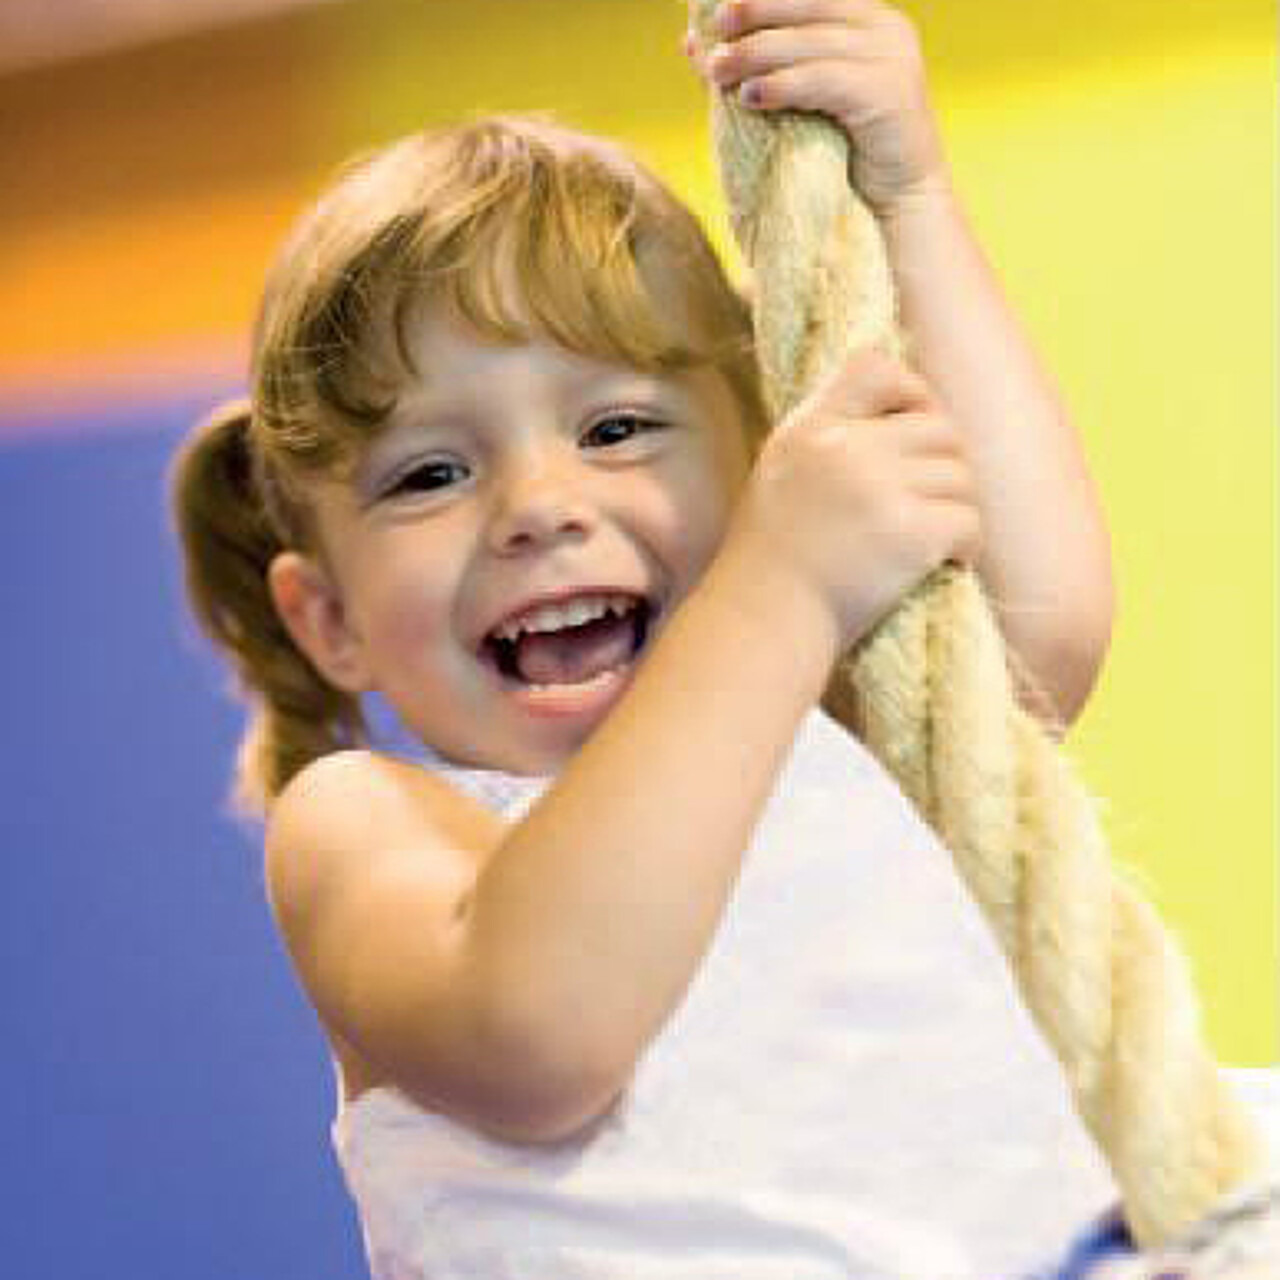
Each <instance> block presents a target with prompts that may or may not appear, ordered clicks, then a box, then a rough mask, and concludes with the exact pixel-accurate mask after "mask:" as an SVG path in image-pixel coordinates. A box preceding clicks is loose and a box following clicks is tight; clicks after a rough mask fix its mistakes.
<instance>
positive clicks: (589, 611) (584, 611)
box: [493, 595, 635, 640]
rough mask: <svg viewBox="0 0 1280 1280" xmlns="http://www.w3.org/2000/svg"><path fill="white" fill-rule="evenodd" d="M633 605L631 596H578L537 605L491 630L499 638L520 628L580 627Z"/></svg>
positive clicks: (512, 635)
mask: <svg viewBox="0 0 1280 1280" xmlns="http://www.w3.org/2000/svg"><path fill="white" fill-rule="evenodd" d="M634 605H635V599H634V598H633V597H632V596H624V595H598V596H578V597H577V598H576V599H573V600H569V601H566V602H565V603H564V604H544V605H539V606H538V607H537V608H536V609H531V610H530V611H529V612H528V613H522V614H520V615H519V616H518V617H515V618H512V619H510V620H509V621H507V622H504V623H503V624H502V626H500V627H497V628H495V630H494V632H493V634H494V635H495V636H497V637H498V639H499V640H515V639H517V638H518V637H519V635H520V633H521V632H522V631H558V630H559V629H560V628H561V627H579V626H581V625H582V624H583V623H584V622H589V621H590V620H591V619H592V618H602V617H603V616H604V615H605V614H606V613H616V614H618V615H619V616H622V615H623V614H626V613H629V612H630V611H631V609H632V608H633V607H634Z"/></svg>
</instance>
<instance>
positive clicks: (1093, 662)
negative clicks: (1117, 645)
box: [1014, 612, 1113, 742]
mask: <svg viewBox="0 0 1280 1280" xmlns="http://www.w3.org/2000/svg"><path fill="white" fill-rule="evenodd" d="M1112 631H1113V620H1112V616H1111V614H1110V612H1106V613H1100V614H1097V615H1095V616H1093V617H1090V618H1088V619H1086V620H1084V621H1079V622H1077V623H1076V625H1073V626H1072V627H1070V628H1063V629H1061V630H1059V631H1058V632H1057V634H1055V635H1054V636H1052V637H1050V638H1049V639H1046V640H1044V641H1042V642H1041V643H1040V644H1039V645H1037V646H1035V657H1034V660H1033V661H1032V662H1023V663H1020V664H1016V665H1015V672H1014V674H1015V685H1016V688H1017V693H1018V698H1019V702H1020V703H1021V705H1022V707H1023V709H1024V710H1026V711H1027V712H1028V713H1030V714H1031V715H1032V716H1034V717H1035V718H1036V719H1037V720H1038V721H1039V722H1040V723H1041V724H1042V725H1043V726H1044V728H1045V730H1046V731H1047V732H1048V733H1049V735H1050V736H1051V737H1052V738H1053V739H1054V740H1055V741H1058V742H1060V741H1062V740H1063V739H1064V738H1065V737H1066V734H1067V732H1068V730H1070V729H1071V728H1072V726H1073V725H1074V724H1075V723H1076V721H1077V720H1079V718H1080V717H1081V715H1083V714H1084V710H1085V708H1086V707H1087V706H1088V704H1089V702H1090V701H1091V699H1092V697H1093V695H1094V693H1095V692H1096V691H1097V688H1098V683H1099V680H1100V678H1101V675H1102V669H1103V666H1104V665H1105V663H1106V658H1107V653H1108V651H1109V650H1110V647H1111V636H1112Z"/></svg>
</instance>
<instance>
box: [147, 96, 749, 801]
mask: <svg viewBox="0 0 1280 1280" xmlns="http://www.w3.org/2000/svg"><path fill="white" fill-rule="evenodd" d="M423 301H430V302H432V303H433V304H434V303H436V302H439V303H443V304H445V305H446V306H448V307H451V308H452V309H453V310H454V311H455V312H456V314H458V315H459V316H461V317H462V318H463V319H465V320H466V321H467V322H468V323H469V324H470V325H471V326H473V327H474V328H475V329H476V330H477V331H478V332H479V333H480V334H481V335H482V336H485V337H488V338H491V339H493V340H496V341H501V342H508V343H520V342H525V341H528V340H530V339H531V338H533V337H544V338H548V339H550V340H552V341H554V342H556V343H558V344H560V345H561V346H564V347H565V348H567V349H569V350H571V351H574V352H576V353H578V354H581V355H585V356H589V357H594V358H598V359H602V360H612V361H619V362H623V363H627V364H630V365H633V366H635V367H638V368H643V369H646V370H650V371H663V372H674V371H677V370H682V369H688V368H693V367H697V366H700V365H710V366H712V367H715V368H717V369H718V370H719V371H720V372H721V373H722V375H723V376H724V378H725V379H726V382H727V383H728V385H729V387H730V389H731V390H732V391H733V393H734V396H735V398H736V400H737V402H738V405H739V407H740V409H741V412H742V421H743V424H744V428H745V430H746V432H747V437H748V442H749V444H751V445H752V447H754V446H755V445H757V444H758V443H759V440H760V439H761V438H762V437H763V434H764V432H765V430H766V429H767V415H766V411H765V408H764V405H763V402H762V400H761V395H760V387H759V377H758V372H757V369H756V364H755V356H754V344H753V336H752V330H751V314H750V308H749V306H748V304H747V303H746V301H745V300H744V299H743V297H742V296H741V295H740V294H739V293H738V292H737V290H736V289H735V288H734V286H733V285H732V283H731V282H730V281H729V279H728V277H727V276H726V274H725V272H724V270H723V268H722V266H721V264H720V262H719V260H718V259H717V257H716V255H715V252H714V250H713V249H712V247H711V245H710V244H709V242H708V241H707V238H706V236H705V234H704V232H703V230H702V228H701V226H700V225H699V223H698V221H697V219H696V218H695V217H694V216H693V214H692V213H691V212H690V211H689V210H688V209H686V208H685V207H684V206H683V205H682V204H681V203H680V202H679V201H678V200H677V199H676V198H675V196H674V195H672V194H671V192H670V191H668V190H667V188H666V187H665V186H663V184H662V183H661V182H660V181H659V180H658V179H657V178H655V177H654V176H653V175H652V174H651V173H649V172H647V171H646V170H645V169H644V168H642V166H641V165H640V164H639V163H638V162H637V161H636V160H635V159H634V158H633V157H632V156H631V155H630V154H629V153H628V152H627V151H626V150H625V149H624V148H622V147H620V146H618V145H616V144H614V143H610V142H607V141H605V140H603V139H600V138H595V137H591V136H588V135H585V134H581V133H577V132H574V131H572V130H570V129H567V128H565V127H563V126H561V125H559V124H556V123H554V122H553V121H551V120H550V119H549V118H547V117H545V116H537V117H532V116H490V117H486V118H483V119H480V120H476V121H470V122H466V123H463V124H458V125H455V126H452V127H449V128H444V129H439V130H434V131H429V132H422V133H417V134H413V135H411V136H409V137H406V138H402V139H400V140H399V141H396V142H394V143H392V144H391V145H389V146H387V147H385V148H383V149H381V150H378V151H376V152H373V153H371V154H368V155H365V156H362V157H359V158H357V159H356V160H355V161H353V162H352V163H350V164H348V165H347V166H346V167H345V168H344V170H343V171H342V172H341V173H340V175H339V176H338V178H337V180H336V181H335V182H334V184H333V185H332V186H331V187H330V188H329V190H328V191H327V192H326V193H325V194H324V195H323V196H322V197H321V198H320V199H319V201H318V202H317V203H316V204H315V205H314V206H313V207H312V208H311V209H310V210H309V211H308V212H307V213H306V214H305V215H304V216H303V217H302V218H301V219H300V220H299V222H298V223H297V224H296V226H295V227H294V229H293V230H292V232H291V233H290V235H289V236H288V238H287V239H286V241H285V243H284V245H283V246H282V248H281V250H280V253H279V255H278V257H277V258H276V261H275V263H274V264H273V266H272V268H271V270H270V272H269V274H268V277H267V283H266V288H265V291H264V295H263V299H262V303H261V306H260V309H259V313H258V317H257V322H256V324H255V326H254V333H253V351H252V363H251V380H250V381H251V392H250V398H249V399H248V400H245V401H238V402H236V403H234V404H231V405H227V406H223V407H222V408H220V409H218V410H216V411H215V412H214V413H213V414H211V415H210V416H209V417H208V418H206V419H205V420H204V421H203V422H202V423H200V424H199V425H198V426H197V427H196V428H195V430H194V431H193V432H192V433H191V435H190V436H189V437H188V439H187V440H186V441H184V443H183V445H182V446H181V448H180V450H179V451H178V454H177V456H176V457H175V460H174V463H173V466H172V468H171V472H170V495H171V503H172V508H173V515H174V521H175V525H176V527H177V530H178V534H179V538H180V541H181V544H182V550H183V557H184V568H185V579H186V586H187V593H188V597H189V599H190V602H191V605H192V609H193V612H194V614H195V616H196V618H197V620H198V621H199V623H200V624H201V626H202V627H203V628H204V630H205V631H206V633H207V634H208V635H209V636H210V637H211V638H212V639H213V641H214V642H215V644H216V645H217V646H218V647H219V648H220V649H221V650H222V651H223V652H224V653H225V654H226V656H227V657H228V660H229V661H230V663H231V665H232V666H233V668H234V670H235V673H236V677H237V685H238V689H237V692H238V694H239V696H241V697H242V698H243V699H244V700H245V701H246V702H248V703H249V705H250V720H249V724H248V726H247V729H246V732H245V736H244V738H243V740H242V742H241V745H240V749H239V751H238V755H237V760H236V764H235V780H234V785H233V792H232V802H233V804H234V806H235V808H236V809H237V810H239V811H240V812H242V813H245V814H248V815H256V816H260V815H261V814H262V813H264V812H265V810H266V808H267V807H268V805H269V804H270V801H271V800H272V799H273V798H274V797H275V796H276V795H277V794H278V793H279V792H280V790H281V789H282V788H283V787H284V786H285V785H286V784H287V783H288V781H289V779H290V778H291V777H293V776H294V774H296V773H297V772H299V770H301V769H302V768H304V767H305V766H306V765H307V764H308V763H310V762H311V761H312V760H314V759H316V758H317V757H319V756H321V755H324V754H326V753H328V752H330V751H334V750H338V749H340V748H342V747H346V746H355V745H360V744H362V743H367V742H368V741H369V730H368V725H367V723H366V720H365V717H364V714H363V708H362V706H361V703H360V700H359V699H358V697H356V696H353V695H350V694H347V693H345V692H342V691H340V690H338V689H335V688H334V687H333V686H331V685H329V684H328V683H327V682H326V681H325V680H324V679H323V677H322V676H321V675H320V674H319V673H318V672H317V671H316V670H315V668H314V667H313V666H312V664H311V663H310V661H309V660H308V659H307V658H306V656H305V655H304V654H303V653H302V652H301V651H300V650H299V649H297V648H296V646H295V645H294V643H293V640H292V638H291V637H290V636H289V634H288V632H287V631H286V630H285V628H284V626H283V625H282V624H281V621H280V619H279V617H278V616H277V614H276V610H275V608H274V605H273V603H272V600H271V597H270V593H269V591H268V588H267V570H268V568H269V567H270V564H271V561H272V560H273V559H274V557H275V556H276V555H277V554H278V553H279V552H280V551H282V550H284V549H285V548H290V547H292V548H297V549H299V550H302V551H304V552H310V553H316V554H321V555H322V554H323V549H322V547H321V546H320V541H319V534H318V529H317V528H316V526H315V522H314V519H313V517H312V514H311V511H310V507H309V504H308V499H307V494H308V484H309V482H312V481H314V480H315V479H317V478H319V477H321V476H331V477H332V476H338V477H342V476H346V475H349V474H350V470H351V468H352V466H353V465H354V464H355V462H356V461H357V460H358V459H359V457H360V455H361V453H362V452H363V450H364V449H365V448H367V446H368V444H369V443H370V441H371V440H372V439H373V438H374V437H375V436H376V434H377V433H378V431H379V430H380V429H381V428H382V426H383V424H384V422H385V420H386V417H387V414H388V412H389V411H390V409H391V408H392V407H393V406H394V404H395V400H396V396H397V393H398V391H399V389H400V388H401V387H402V386H403V385H404V384H405V382H406V381H407V379H409V378H410V377H412V376H413V374H414V372H415V371H414V369H413V364H412V360H411V358H410V356H409V354H408V352H407V350H406V344H405V341H404V327H405V321H406V318H407V316H408V315H409V313H410V309H411V308H412V307H413V306H415V305H417V304H419V303H421V302H423Z"/></svg>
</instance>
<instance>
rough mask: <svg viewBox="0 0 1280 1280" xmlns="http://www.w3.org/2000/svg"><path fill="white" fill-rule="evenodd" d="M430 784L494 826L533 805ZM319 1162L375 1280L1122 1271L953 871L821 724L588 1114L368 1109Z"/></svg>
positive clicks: (962, 1279)
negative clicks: (666, 1010)
mask: <svg viewBox="0 0 1280 1280" xmlns="http://www.w3.org/2000/svg"><path fill="white" fill-rule="evenodd" d="M425 763H426V766H427V767H428V768H431V769H432V770H435V771H438V772H440V773H443V774H444V775H446V776H447V777H448V778H449V779H450V780H451V781H453V782H454V783H455V784H456V785H457V786H459V787H461V788H464V789H466V790H467V791H468V792H470V793H471V794H472V795H473V796H475V797H477V798H478V799H480V800H481V801H482V802H484V803H485V804H487V805H489V806H490V807H492V808H493V809H495V810H496V811H498V812H500V813H502V814H504V815H506V816H507V817H509V818H511V819H513V820H514V819H515V818H517V817H518V816H519V815H521V814H522V813H523V812H524V811H525V809H526V808H527V807H528V806H529V805H530V804H531V803H532V802H533V801H534V800H535V799H536V798H537V796H538V795H540V794H541V793H542V791H543V789H544V788H545V787H546V786H548V785H549V783H550V781H551V780H550V779H548V778H529V777H519V776H515V775H510V774H504V773H497V772H494V771H490V770H475V769H463V768H460V767H458V766H456V765H454V764H451V763H450V762H448V761H446V760H444V759H442V758H441V757H439V756H437V755H434V754H432V753H427V756H426V760H425ZM712 767H713V766H712ZM332 1137H333V1142H334V1146H335V1150H336V1153H337V1156H338V1160H339V1163H340V1165H341V1167H342V1170H343V1173H344V1176H345V1178H346V1181H347V1184H348V1186H349V1188H350V1191H351V1194H352V1196H353V1197H354V1199H355V1202H356V1205H357V1207H358V1210H359V1213H360V1218H361V1223H362V1227H363V1232H364V1237H365V1244H366V1249H367V1253H368V1256H369V1261H370V1266H371V1269H372V1272H373V1275H374V1276H375V1277H376V1280H1005V1278H1008V1280H1014V1278H1017V1280H1030V1277H1032V1276H1034V1277H1035V1278H1036V1280H1041V1278H1042V1277H1043V1278H1047V1277H1050V1276H1058V1275H1059V1274H1062V1275H1067V1274H1071V1275H1073V1276H1074V1275H1082V1274H1084V1272H1083V1270H1076V1269H1075V1268H1074V1267H1068V1268H1066V1269H1065V1270H1060V1269H1061V1268H1063V1266H1064V1263H1065V1262H1066V1260H1067V1259H1068V1257H1069V1256H1071V1255H1073V1252H1074V1253H1076V1254H1079V1253H1080V1252H1081V1251H1083V1252H1089V1253H1090V1256H1095V1254H1096V1253H1097V1252H1099V1251H1101V1252H1107V1251H1111V1252H1118V1251H1123V1250H1124V1248H1125V1243H1124V1240H1123V1231H1122V1230H1121V1229H1118V1228H1117V1227H1116V1225H1115V1219H1114V1213H1113V1209H1114V1206H1115V1205H1116V1203H1117V1200H1118V1196H1117V1192H1116V1190H1115V1187H1114V1185H1113V1183H1112V1180H1111V1176H1110V1173H1109V1171H1108V1169H1107V1167H1106V1165H1105V1163H1104V1161H1103V1160H1102V1158H1101V1156H1100V1155H1099V1152H1098V1150H1097V1148H1096V1147H1095V1146H1094V1144H1093V1142H1092V1139H1091V1138H1090V1137H1089V1136H1088V1134H1087V1133H1086V1131H1085V1129H1084V1127H1083V1125H1082V1124H1081V1122H1080V1121H1079V1120H1078V1119H1077V1117H1076V1114H1075V1112H1074V1110H1073V1107H1072V1103H1071V1100H1070V1095H1069V1091H1068V1088H1067V1085H1066V1082H1065V1079H1064V1076H1063V1074H1062V1072H1061V1070H1060V1068H1059V1066H1058V1063H1057V1060H1056V1058H1055V1057H1054V1056H1053V1055H1052V1053H1051V1051H1050V1050H1049V1049H1048V1047H1047V1046H1046V1044H1045V1043H1044V1042H1043V1041H1042V1039H1041V1038H1040V1035H1039V1033H1038V1031H1037V1030H1036V1029H1035V1027H1034V1025H1033V1023H1032V1021H1031V1018H1030V1016H1029V1015H1028V1014H1027V1012H1026V1011H1025V1008H1024V1006H1023V1005H1022V1003H1021V1001H1020V999H1019V997H1018V995H1017V992H1016V988H1015V986H1014V983H1013V980H1012V977H1011V974H1010V972H1009V969H1008V966H1007V963H1006V961H1005V959H1004V957H1003V955H1002V953H1001V952H1000V950H999V948H998V946H997V944H996V942H995V941H994V939H993V937H992V935H991V933H990V931H989V930H988V928H987V926H986V924H985V921H984V920H983V918H982V916H981V914H980V912H979V910H978V908H977V907H976V905H975V904H974V903H973V901H972V899H971V898H970V897H969V895H968V893H967V891H966V890H965V889H964V888H963V886H962V884H961V882H960V880H959V879H958V876H957V874H956V872H955V870H954V868H953V866H952V862H951V858H950V855H949V854H948V852H947V851H946V850H945V849H944V848H943V846H942V845H941V844H940V843H939V842H938V840H937V839H936V837H935V836H934V835H933V833H932V831H931V830H930V829H929V827H928V825H927V824H926V823H925V822H924V821H923V820H922V819H921V818H920V817H919V815H918V814H917V813H916V811H915V810H914V808H913V807H912V806H911V805H910V804H909V802H908V801H907V800H906V799H905V798H904V796H903V795H902V793H901V792H900V790H899V789H898V787H897V785H896V784H895V783H894V781H893V780H892V779H891V777H890V776H889V775H888V774H887V773H886V772H885V771H884V769H883V768H882V767H881V766H880V764H879V762H878V761H876V759H875V758H874V757H873V756H872V755H871V754H870V752H868V751H867V749H866V748H865V747H864V746H863V745H862V744H861V743H859V742H857V741H856V740H854V739H853V738H851V737H849V736H848V735H847V734H846V733H845V732H844V730H843V729H841V728H840V727H839V726H838V725H836V724H835V722H834V721H832V720H831V719H830V718H829V717H828V716H827V715H826V713H825V712H823V711H822V710H821V709H818V708H815V709H814V710H813V711H812V712H810V713H809V714H808V715H807V717H806V718H805V720H804V722H803V723H802V725H801V728H800V730H799V732H798V734H797V737H796V741H795V743H794V746H793V749H792V752H791V754H790V756H789V757H788V759H787V762H786V763H785V765H784V766H783V768H782V770H781V772H780V774H779V776H778V779H777V782H776V784H775V787H774V790H773V792H772V794H771V796H770V799H769V801H768V802H767V804H766V807H765V809H764V812H763V814H762V816H761V818H760V820H759V823H758V825H757V827H756V829H755V832H754V834H753V838H752V841H751V844H750V847H749V848H748V850H747V852H746V854H745V856H744V859H743V863H742V870H741V874H740V876H739V878H738V881H737V883H736V885H735V888H734V890H733V892H732V895H731V897H730V899H729V901H728V903H727V905H726V908H725V911H724V913H723V916H722V918H721V922H720V925H719V927H718V930H717V933H716V936H715V938H714V939H713V942H712V945H711V947H710V948H709V950H708V952H707V954H706V956H705V958H704V960H703V963H702V965H701V967H700V969H699V970H698V972H697V974H696V975H695V976H694V978H693V980H692V982H691V984H690V986H689V988H688V990H687V992H686V995H685V998H684V1000H683V1001H682V1002H681V1004H680V1005H679V1006H678V1007H677V1008H676V1009H675V1011H674V1012H673V1013H672V1015H671V1017H670V1018H669V1020H668V1021H667V1023H666V1024H665V1025H664V1027H663V1029H662V1030H661V1031H660V1032H659V1034H658V1035H657V1036H656V1038H655V1039H654V1040H653V1042H652V1043H651V1044H650V1046H649V1048H648V1049H647V1051H646V1052H645V1054H644V1055H643V1056H642V1058H641V1059H640V1061H639V1064H638V1066H637V1068H636V1071H635V1073H634V1076H633V1078H632V1081H631V1084H630V1085H629V1087H628V1089H627V1090H626V1091H625V1092H624V1093H623V1094H622V1096H621V1098H620V1100H619V1102H618V1104H617V1105H616V1106H615V1107H614V1109H613V1110H612V1111H611V1112H610V1113H609V1114H607V1115H606V1116H605V1117H603V1118H602V1119H601V1120H600V1121H598V1122H596V1123H594V1124H593V1125H591V1126H589V1127H588V1128H587V1129H586V1130H584V1131H583V1132H581V1133H580V1134H577V1135H575V1136H574V1137H573V1138H571V1139H569V1140H566V1141H564V1142H561V1143H559V1144H556V1145H554V1146H522V1145H515V1144H507V1143H503V1142H498V1141H494V1140H492V1139H490V1138H487V1137H485V1136H482V1135H480V1134H478V1133H476V1132H475V1131H473V1130H470V1129H468V1128H467V1127H465V1126H464V1125H462V1124H460V1123H458V1122H455V1121H454V1120H452V1119H450V1118H448V1117H446V1116H444V1115H441V1114H438V1113H434V1112H430V1111H427V1110H424V1109H423V1108H422V1107H420V1106H418V1105H417V1104H416V1103H414V1102H413V1101H412V1100H410V1099H409V1098H408V1097H407V1096H406V1095H404V1094H402V1093H400V1092H399V1091H397V1090H396V1089H394V1088H392V1087H389V1086H378V1087H375V1088H373V1089H370V1090H369V1091H367V1092H366V1093H364V1094H362V1095H361V1096H360V1097H359V1098H358V1099H356V1101H355V1102H354V1103H352V1104H350V1105H347V1106H345V1107H343V1105H342V1102H341V1099H340V1100H339V1111H338V1115H337V1117H336V1119H335V1120H334V1122H333V1126H332ZM1090 1251H1092V1252H1090Z"/></svg>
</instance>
